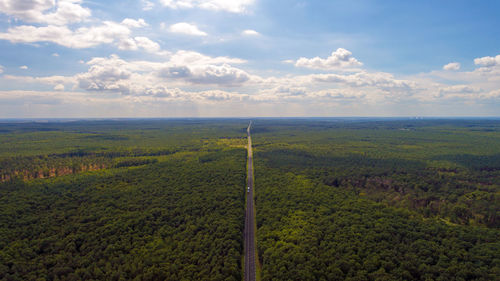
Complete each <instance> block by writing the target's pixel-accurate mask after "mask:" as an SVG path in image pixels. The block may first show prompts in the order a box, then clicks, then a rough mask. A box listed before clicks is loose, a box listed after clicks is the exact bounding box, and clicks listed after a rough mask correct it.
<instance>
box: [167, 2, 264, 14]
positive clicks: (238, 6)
mask: <svg viewBox="0 0 500 281" xmlns="http://www.w3.org/2000/svg"><path fill="white" fill-rule="evenodd" d="M254 2H255V0H160V3H161V4H162V5H163V6H165V7H169V8H171V9H190V8H199V9H205V10H214V11H226V12H231V13H244V12H246V11H247V9H248V7H250V6H251V5H253V4H254Z"/></svg>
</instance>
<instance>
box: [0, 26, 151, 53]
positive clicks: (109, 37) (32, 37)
mask: <svg viewBox="0 0 500 281" xmlns="http://www.w3.org/2000/svg"><path fill="white" fill-rule="evenodd" d="M145 24H146V23H145V22H144V21H143V20H137V21H136V20H131V19H126V20H124V22H123V23H116V22H112V21H104V22H102V23H101V25H97V26H91V27H80V28H78V29H76V30H71V29H69V28H68V27H67V26H56V25H49V26H43V27H36V26H30V25H21V26H16V27H12V28H9V29H8V30H7V32H5V33H0V39H4V40H8V41H10V42H12V43H35V42H52V43H55V44H58V45H61V46H64V47H68V48H75V49H82V48H90V47H95V46H97V45H101V44H115V45H116V46H118V48H119V49H122V50H137V49H139V48H142V49H144V50H146V51H148V52H158V51H159V50H160V46H159V44H158V43H156V42H153V41H152V40H150V39H148V38H146V37H134V38H131V37H130V35H131V33H132V30H131V29H130V27H140V26H144V25H145Z"/></svg>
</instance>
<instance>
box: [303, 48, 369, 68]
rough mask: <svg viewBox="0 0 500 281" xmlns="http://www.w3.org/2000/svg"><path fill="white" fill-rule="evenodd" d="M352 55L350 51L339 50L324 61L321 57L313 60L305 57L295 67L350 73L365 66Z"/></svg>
mask: <svg viewBox="0 0 500 281" xmlns="http://www.w3.org/2000/svg"><path fill="white" fill-rule="evenodd" d="M351 55H352V53H351V52H349V51H348V50H346V49H343V48H338V49H337V50H336V51H334V52H332V54H331V55H330V56H329V57H328V58H326V59H322V58H320V57H314V58H312V59H308V58H304V57H302V58H299V59H298V60H297V61H296V62H295V66H296V67H304V68H311V69H322V70H341V71H343V70H347V71H350V70H355V69H357V68H358V67H360V66H362V65H363V64H362V63H361V62H359V61H358V60H357V59H356V58H354V57H352V56H351Z"/></svg>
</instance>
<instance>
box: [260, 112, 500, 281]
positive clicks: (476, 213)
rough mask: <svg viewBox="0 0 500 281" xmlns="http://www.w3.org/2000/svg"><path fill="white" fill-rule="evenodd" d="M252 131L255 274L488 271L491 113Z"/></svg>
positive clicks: (497, 184)
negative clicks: (259, 266)
mask: <svg viewBox="0 0 500 281" xmlns="http://www.w3.org/2000/svg"><path fill="white" fill-rule="evenodd" d="M253 132H254V133H253V140H254V159H255V186H256V206H257V226H258V235H257V237H258V249H259V258H260V260H261V264H262V280H498V276H500V231H499V225H500V220H499V215H500V200H499V198H500V177H499V176H500V122H498V121H485V120H468V121H467V120H427V121H426V120H415V121H410V120H379V121H372V120H370V121H363V120H346V119H343V120H314V119H312V120H303V119H301V120H290V119H285V120H257V121H255V127H254V130H253Z"/></svg>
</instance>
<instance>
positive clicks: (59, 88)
mask: <svg viewBox="0 0 500 281" xmlns="http://www.w3.org/2000/svg"><path fill="white" fill-rule="evenodd" d="M54 90H55V91H64V85H63V84H57V85H55V86H54Z"/></svg>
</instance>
